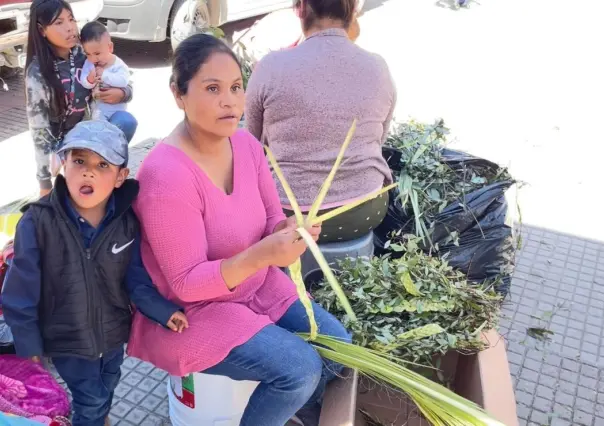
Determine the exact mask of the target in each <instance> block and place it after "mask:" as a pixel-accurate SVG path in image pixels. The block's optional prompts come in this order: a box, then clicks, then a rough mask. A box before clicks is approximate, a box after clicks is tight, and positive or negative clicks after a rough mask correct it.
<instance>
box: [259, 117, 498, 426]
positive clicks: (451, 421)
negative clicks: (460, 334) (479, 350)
mask: <svg viewBox="0 0 604 426" xmlns="http://www.w3.org/2000/svg"><path fill="white" fill-rule="evenodd" d="M355 129H356V120H354V121H353V123H352V126H351V128H350V130H349V131H348V135H347V136H346V139H345V140H344V143H343V144H342V147H341V149H340V152H339V154H338V157H337V159H336V161H335V163H334V165H333V167H332V169H331V171H330V173H329V175H328V176H327V178H326V179H325V182H323V185H321V189H320V191H319V195H318V196H317V198H316V199H315V201H314V202H313V204H312V206H311V209H310V210H309V214H308V216H307V217H306V219H304V216H303V214H302V211H301V210H300V207H299V204H298V202H297V200H296V197H295V196H294V194H293V192H292V190H291V187H290V186H289V184H288V183H287V180H286V179H285V176H284V175H283V173H282V171H281V168H280V167H279V164H278V163H277V161H276V159H275V156H274V155H273V153H272V152H271V150H270V149H269V147H268V146H265V150H266V153H267V157H268V159H269V161H270V163H271V166H272V168H273V171H274V172H275V174H276V175H277V178H278V179H279V181H280V182H281V185H282V187H283V189H284V191H285V193H286V195H287V198H288V200H289V203H290V205H291V206H292V209H293V211H294V214H295V217H296V223H297V225H298V228H297V230H296V231H297V232H298V234H299V235H300V237H301V238H303V239H304V242H305V243H306V245H307V246H308V248H309V249H310V251H311V253H312V254H313V256H314V257H315V260H316V261H317V263H318V264H319V266H320V267H321V270H322V271H323V274H324V276H325V278H326V280H327V282H329V284H330V285H331V287H332V288H333V290H334V292H335V293H336V295H337V297H338V300H339V302H340V304H341V305H342V308H343V309H344V311H345V312H346V314H347V315H348V317H349V318H350V320H351V321H356V315H355V314H354V312H353V310H352V307H351V306H350V302H349V301H348V298H347V297H346V294H345V293H344V291H343V290H342V287H341V286H340V284H339V283H338V280H337V278H336V277H335V275H334V273H333V271H332V270H331V268H330V267H329V264H328V263H327V260H326V259H325V257H324V256H323V254H322V253H321V250H320V249H319V246H318V245H317V243H316V242H315V241H314V240H313V239H312V236H311V235H310V234H309V233H308V231H307V230H306V228H307V227H310V226H312V225H315V224H318V223H321V222H323V221H325V220H328V219H332V218H333V217H335V216H337V215H339V214H342V213H344V212H346V211H348V210H350V209H352V208H354V207H356V206H358V205H360V204H362V203H364V202H366V201H368V200H371V199H373V198H375V197H377V196H379V195H380V194H382V193H384V192H386V191H389V190H390V189H392V188H393V187H394V186H395V185H396V184H393V185H389V186H387V187H385V188H382V189H381V190H379V191H376V192H374V193H372V194H369V195H368V196H367V197H365V198H364V199H362V200H360V201H357V202H354V203H350V204H347V205H345V206H343V207H340V208H338V209H335V210H332V211H330V212H328V213H325V214H323V215H319V214H318V213H319V211H320V208H321V204H322V203H323V200H324V199H325V196H326V195H327V192H328V191H329V188H330V186H331V183H332V181H333V178H334V176H335V174H336V172H337V169H338V167H339V165H340V164H341V162H342V159H343V158H344V152H345V151H346V148H347V147H348V145H349V144H350V141H351V140H352V136H353V134H354V131H355ZM289 271H290V276H291V278H292V281H293V282H294V284H295V285H296V289H297V292H298V296H299V298H300V301H301V302H302V304H303V305H304V307H305V309H306V313H307V315H308V318H309V321H310V333H298V334H299V335H300V336H301V337H302V338H304V339H306V340H309V341H310V342H311V344H312V345H313V346H314V347H315V348H316V349H317V351H318V352H319V353H320V354H321V356H323V357H324V358H326V359H330V360H332V361H335V362H337V363H339V364H342V365H345V366H347V367H349V368H354V369H356V370H358V371H360V372H361V373H363V374H365V375H367V376H369V377H371V378H374V379H376V380H379V381H381V382H384V383H387V384H389V385H391V386H393V387H394V388H396V389H400V390H401V391H403V392H404V393H406V394H407V395H409V397H410V398H411V399H412V400H413V402H414V403H415V404H416V405H417V406H418V408H419V409H420V411H421V412H422V413H423V414H424V416H425V417H426V418H427V419H428V420H429V421H430V422H431V423H432V424H433V425H436V426H441V425H442V426H462V425H463V426H503V424H502V423H500V422H499V421H497V420H494V419H492V418H491V417H490V416H489V415H488V414H487V413H486V412H485V411H484V410H483V409H482V408H480V407H479V406H478V405H476V404H474V403H473V402H470V401H468V400H466V399H464V398H462V397H461V396H459V395H457V394H455V393H454V392H452V391H450V390H449V389H447V388H445V387H443V386H441V385H439V384H437V383H435V382H433V381H431V380H429V379H427V378H425V377H423V376H421V375H419V374H417V373H415V372H413V371H411V370H409V369H407V368H405V367H404V366H403V364H404V363H405V361H404V360H401V359H397V358H394V357H391V356H384V355H381V354H378V353H377V352H375V351H372V350H371V349H367V348H364V347H361V346H358V345H355V344H350V343H345V342H341V341H339V340H337V339H334V338H332V337H329V336H324V335H321V334H318V332H317V324H316V321H315V319H314V312H313V310H312V305H311V303H310V298H309V297H308V294H307V292H306V287H305V285H304V280H303V277H302V268H301V262H300V259H298V260H297V261H296V262H295V263H294V264H293V265H292V266H290V268H289Z"/></svg>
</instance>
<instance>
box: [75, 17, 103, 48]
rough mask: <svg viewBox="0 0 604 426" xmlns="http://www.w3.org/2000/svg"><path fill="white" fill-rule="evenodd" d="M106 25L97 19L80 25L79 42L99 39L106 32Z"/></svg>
mask: <svg viewBox="0 0 604 426" xmlns="http://www.w3.org/2000/svg"><path fill="white" fill-rule="evenodd" d="M107 33H108V31H107V27H105V26H104V25H103V24H101V23H100V22H98V21H92V22H89V23H87V24H86V25H84V26H83V27H82V31H80V43H86V42H88V41H99V40H100V39H101V37H103V35H105V34H107Z"/></svg>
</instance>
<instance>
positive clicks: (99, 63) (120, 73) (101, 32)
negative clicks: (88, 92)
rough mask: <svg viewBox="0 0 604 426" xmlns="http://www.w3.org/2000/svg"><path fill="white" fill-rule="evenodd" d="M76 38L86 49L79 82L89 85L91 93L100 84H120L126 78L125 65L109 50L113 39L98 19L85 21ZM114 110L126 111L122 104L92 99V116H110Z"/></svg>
mask: <svg viewBox="0 0 604 426" xmlns="http://www.w3.org/2000/svg"><path fill="white" fill-rule="evenodd" d="M80 42H81V43H82V47H83V48H84V52H85V53H86V62H84V66H83V68H82V74H81V77H80V82H81V83H82V86H84V87H86V88H87V89H92V93H93V97H94V98H95V99H96V98H97V96H95V95H96V93H98V91H99V90H100V89H101V88H104V87H118V88H124V87H126V86H128V82H129V80H130V70H128V66H127V65H126V64H125V63H124V61H122V60H121V59H120V58H118V57H117V56H116V55H114V54H113V43H112V42H111V37H110V36H109V32H108V31H107V28H105V26H104V25H103V24H101V23H100V22H96V21H94V22H89V23H87V24H86V25H84V27H83V28H82V31H81V32H80ZM117 111H126V104H125V103H120V104H107V103H104V102H100V101H98V100H97V101H96V102H95V106H94V108H93V111H92V118H93V119H95V120H103V119H105V120H111V116H112V115H113V114H115V113H116V112H117Z"/></svg>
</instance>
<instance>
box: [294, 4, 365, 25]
mask: <svg viewBox="0 0 604 426" xmlns="http://www.w3.org/2000/svg"><path fill="white" fill-rule="evenodd" d="M303 4H304V16H302V26H303V27H304V29H305V30H307V29H309V28H311V27H312V26H313V25H314V23H315V22H316V21H317V20H318V19H325V18H328V19H337V20H339V21H342V23H343V24H344V28H346V29H348V27H349V26H350V23H351V22H352V20H353V19H354V15H355V13H356V11H357V10H356V9H357V5H358V0H295V2H294V8H300V7H302V5H303Z"/></svg>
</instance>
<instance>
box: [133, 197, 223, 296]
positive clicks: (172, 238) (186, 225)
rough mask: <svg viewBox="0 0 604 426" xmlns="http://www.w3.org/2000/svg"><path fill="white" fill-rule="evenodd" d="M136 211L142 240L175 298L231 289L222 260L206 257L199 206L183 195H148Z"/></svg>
mask: <svg viewBox="0 0 604 426" xmlns="http://www.w3.org/2000/svg"><path fill="white" fill-rule="evenodd" d="M135 212H136V214H137V216H138V218H139V220H140V222H141V227H142V230H143V239H144V240H146V241H147V242H148V243H149V245H150V247H151V251H152V252H153V255H154V256H155V259H156V261H157V264H158V265H159V267H160V268H161V273H162V274H163V275H164V277H165V278H166V280H167V282H168V283H169V285H170V287H171V288H172V291H173V292H174V294H175V295H176V297H178V298H179V299H180V300H182V301H183V302H197V301H202V300H209V299H214V298H216V297H219V296H223V295H225V294H229V293H230V292H231V291H230V290H229V288H228V287H227V285H226V283H225V281H224V279H223V277H222V274H221V271H220V265H221V263H222V260H213V261H210V260H208V255H207V253H208V243H207V240H206V230H205V224H204V220H203V215H202V213H201V207H200V206H197V205H194V204H193V203H192V202H191V201H189V200H187V199H184V198H183V197H176V196H174V195H171V196H170V195H162V194H157V195H155V194H150V195H145V196H143V197H141V198H139V199H138V200H137V201H136V203H135ZM225 243H228V242H226V241H225Z"/></svg>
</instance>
